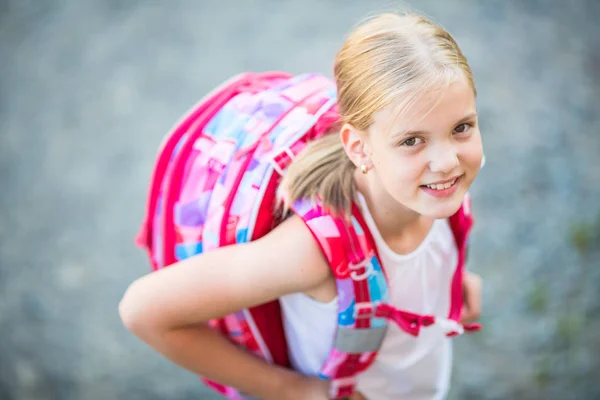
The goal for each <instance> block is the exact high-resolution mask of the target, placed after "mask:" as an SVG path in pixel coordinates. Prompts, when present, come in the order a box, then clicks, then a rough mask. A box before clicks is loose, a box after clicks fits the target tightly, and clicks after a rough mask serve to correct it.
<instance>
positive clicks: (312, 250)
mask: <svg viewBox="0 0 600 400" xmlns="http://www.w3.org/2000/svg"><path fill="white" fill-rule="evenodd" d="M252 251H253V254H254V256H257V257H259V258H260V259H262V260H263V261H264V262H266V263H267V264H268V265H269V269H271V270H273V271H274V273H277V274H279V273H284V274H285V276H286V280H287V281H290V283H292V282H291V281H295V283H294V285H293V288H289V289H288V290H286V291H287V292H297V291H307V290H311V289H313V288H314V287H316V286H319V285H321V284H322V283H323V282H324V281H326V280H327V279H329V278H330V277H331V269H330V267H329V263H328V262H327V260H326V258H325V255H324V254H323V251H322V249H321V247H320V245H319V243H318V241H317V240H316V238H315V236H314V233H313V232H312V230H311V229H310V228H309V226H308V225H307V222H305V221H304V220H303V219H302V218H301V217H300V216H298V215H296V214H292V215H291V216H289V217H288V218H286V219H285V220H284V221H283V222H282V223H281V224H279V225H278V226H277V227H276V228H275V229H273V230H272V231H271V232H269V233H268V234H267V235H265V236H264V237H262V238H261V239H259V240H257V241H255V242H254V243H253V246H252Z"/></svg>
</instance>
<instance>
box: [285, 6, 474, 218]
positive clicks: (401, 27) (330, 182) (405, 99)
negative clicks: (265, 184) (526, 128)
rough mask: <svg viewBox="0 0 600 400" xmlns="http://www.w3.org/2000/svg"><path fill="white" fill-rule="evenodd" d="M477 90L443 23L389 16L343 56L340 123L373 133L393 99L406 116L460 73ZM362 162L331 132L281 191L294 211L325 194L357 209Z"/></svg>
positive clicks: (354, 37)
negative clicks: (298, 203)
mask: <svg viewBox="0 0 600 400" xmlns="http://www.w3.org/2000/svg"><path fill="white" fill-rule="evenodd" d="M461 73H462V75H463V76H464V77H466V79H467V80H468V82H469V84H470V86H471V87H472V89H473V91H474V92H475V84H474V81H473V75H472V73H471V69H470V67H469V65H468V64H467V60H466V58H465V56H464V55H463V53H462V52H461V50H460V48H459V47H458V45H457V43H456V41H455V40H454V38H453V37H452V36H451V35H450V33H448V32H447V31H446V30H444V29H443V28H442V27H441V26H439V25H436V24H434V23H432V22H430V21H429V20H427V19H425V18H424V17H421V16H418V15H414V14H405V15H397V14H382V15H379V16H377V17H375V18H373V19H371V20H369V21H367V22H366V23H364V24H362V25H360V26H358V27H357V28H356V29H355V30H354V31H352V32H351V33H350V35H349V36H348V37H347V38H346V41H345V42H344V44H343V45H342V47H341V49H340V50H339V52H338V53H337V55H336V58H335V64H334V76H335V82H336V85H337V95H338V106H339V110H340V119H341V121H340V124H338V126H341V124H342V123H348V124H351V125H352V126H354V127H355V128H356V129H357V130H359V131H361V132H365V131H366V130H367V129H368V128H369V127H370V125H371V124H372V123H373V116H374V114H375V113H376V112H377V111H379V110H381V109H382V108H384V107H386V106H389V105H391V104H394V105H397V107H398V110H397V111H398V113H397V115H398V116H399V117H401V115H402V111H406V110H407V109H408V108H410V106H411V105H412V104H414V102H416V101H417V100H418V98H419V97H420V96H421V95H423V94H424V93H426V92H430V91H431V90H434V89H439V90H442V89H443V88H444V87H446V86H447V85H448V84H449V83H451V82H452V81H453V80H454V79H455V78H456V77H457V76H459V74H461ZM355 169H356V166H355V165H354V163H353V162H352V161H351V160H350V159H349V157H348V156H347V154H346V153H345V151H344V148H343V146H342V143H341V140H340V138H339V135H337V134H335V133H334V132H330V133H328V134H327V135H325V136H324V137H323V138H321V139H318V140H316V141H315V142H313V143H311V144H310V145H309V146H308V147H307V148H306V149H305V150H304V151H303V152H302V153H301V154H300V155H299V156H298V158H297V159H296V160H295V161H294V162H293V163H292V165H290V167H289V169H288V171H287V173H286V175H285V176H284V178H283V179H282V181H281V184H280V188H279V195H280V200H282V201H283V204H284V207H285V208H286V209H287V208H288V207H289V205H290V204H292V203H293V202H295V201H297V200H299V199H311V200H315V199H316V198H317V197H318V198H319V199H320V201H321V202H322V204H323V205H324V207H326V208H328V209H329V210H330V211H331V212H333V213H343V214H345V215H349V214H350V213H351V206H352V201H353V200H354V198H355V195H356V187H355V183H354V171H355Z"/></svg>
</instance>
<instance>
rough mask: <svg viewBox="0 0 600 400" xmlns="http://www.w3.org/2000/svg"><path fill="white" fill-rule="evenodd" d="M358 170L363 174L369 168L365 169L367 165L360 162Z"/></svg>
mask: <svg viewBox="0 0 600 400" xmlns="http://www.w3.org/2000/svg"><path fill="white" fill-rule="evenodd" d="M360 172H362V173H363V174H365V175H366V174H367V172H369V170H368V169H367V166H366V165H365V164H362V165H361V166H360Z"/></svg>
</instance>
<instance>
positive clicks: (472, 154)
mask: <svg viewBox="0 0 600 400" xmlns="http://www.w3.org/2000/svg"><path fill="white" fill-rule="evenodd" d="M461 153H462V157H461V158H462V161H463V163H464V166H465V168H467V169H468V170H469V171H478V170H479V168H480V167H481V160H482V158H483V149H482V146H481V140H480V139H478V140H474V141H472V142H469V143H468V144H465V146H464V148H463V151H462V152H461Z"/></svg>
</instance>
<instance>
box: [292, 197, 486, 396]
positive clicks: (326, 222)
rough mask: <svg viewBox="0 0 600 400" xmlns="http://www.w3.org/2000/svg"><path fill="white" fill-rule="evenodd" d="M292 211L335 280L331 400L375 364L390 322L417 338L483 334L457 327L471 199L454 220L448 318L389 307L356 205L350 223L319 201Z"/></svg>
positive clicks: (326, 369)
mask: <svg viewBox="0 0 600 400" xmlns="http://www.w3.org/2000/svg"><path fill="white" fill-rule="evenodd" d="M292 209H293V210H294V212H295V213H296V214H298V215H299V216H300V217H301V218H302V219H303V220H304V222H305V223H306V225H307V227H308V228H309V229H310V231H311V233H312V234H313V236H314V237H315V239H316V240H317V242H318V243H319V246H320V247H321V250H322V251H323V254H324V255H325V258H326V259H327V261H328V263H329V265H330V267H331V270H332V273H333V275H334V278H335V280H336V286H337V290H338V326H337V330H336V334H335V338H334V344H333V348H332V350H331V353H330V355H329V357H328V359H327V361H326V362H325V365H324V366H323V367H322V369H321V371H320V373H319V377H321V378H323V379H327V380H330V381H331V393H330V395H331V396H332V398H343V397H346V396H349V395H351V394H352V393H353V392H354V387H355V385H356V376H357V375H358V374H359V373H360V372H362V371H364V370H365V369H367V368H368V367H369V366H370V365H371V364H372V363H373V361H374V360H375V357H376V356H377V353H378V350H379V348H380V347H381V344H382V342H383V339H384V337H385V334H386V332H387V327H388V321H389V320H392V321H394V322H395V323H396V324H397V325H398V326H399V327H400V328H401V329H402V330H403V331H405V332H406V333H408V334H410V335H412V336H418V335H419V332H420V329H421V328H422V327H426V326H429V325H432V324H434V323H437V324H439V325H441V326H442V328H444V329H445V331H446V332H447V335H448V336H454V335H457V334H460V333H462V332H463V331H465V330H467V331H470V330H476V329H478V326H476V325H475V324H474V325H467V326H462V325H460V324H459V323H458V322H457V321H458V320H459V319H460V310H461V308H462V273H463V265H464V257H465V254H466V250H465V247H466V239H467V234H468V231H469V229H470V227H471V224H472V218H471V216H470V203H469V200H468V199H466V203H465V205H463V206H462V207H461V209H460V210H459V212H457V213H456V214H455V215H454V216H452V217H451V218H450V224H451V227H452V231H453V233H454V236H455V239H456V243H457V248H458V249H459V256H458V265H457V268H456V272H455V274H454V277H453V282H452V298H451V307H450V308H451V310H450V314H449V316H448V319H443V318H439V317H437V318H436V317H435V316H431V315H419V314H415V313H411V312H407V311H403V310H398V309H396V308H395V307H393V306H392V305H390V304H389V302H390V299H389V290H388V281H387V277H386V273H385V270H384V267H383V265H382V263H381V262H380V258H379V255H378V252H377V248H376V246H375V241H374V240H373V237H372V236H371V233H370V231H369V229H368V227H367V225H366V222H365V221H364V219H363V217H362V213H361V212H360V210H359V208H358V206H357V205H356V204H353V207H352V216H351V218H350V221H347V220H345V219H344V218H342V217H336V216H333V215H332V214H331V213H330V212H328V211H327V210H326V209H324V208H323V206H322V204H321V203H320V202H319V201H310V200H299V201H297V202H295V203H294V204H293V205H292Z"/></svg>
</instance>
